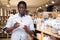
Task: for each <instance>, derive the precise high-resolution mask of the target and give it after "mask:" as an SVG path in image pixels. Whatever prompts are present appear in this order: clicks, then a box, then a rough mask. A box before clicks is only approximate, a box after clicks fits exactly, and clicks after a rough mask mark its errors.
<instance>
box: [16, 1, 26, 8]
mask: <svg viewBox="0 0 60 40" xmlns="http://www.w3.org/2000/svg"><path fill="white" fill-rule="evenodd" d="M20 4H23V5H24V6H25V8H27V4H26V2H24V1H20V2H19V3H18V5H17V7H18V8H19V5H20Z"/></svg>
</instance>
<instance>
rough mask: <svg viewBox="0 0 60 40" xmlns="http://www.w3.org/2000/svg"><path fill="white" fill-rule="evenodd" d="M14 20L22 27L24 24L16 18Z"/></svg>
mask: <svg viewBox="0 0 60 40" xmlns="http://www.w3.org/2000/svg"><path fill="white" fill-rule="evenodd" d="M15 21H16V22H18V23H19V24H20V26H21V27H24V25H25V24H24V23H22V22H21V21H18V20H16V19H15Z"/></svg>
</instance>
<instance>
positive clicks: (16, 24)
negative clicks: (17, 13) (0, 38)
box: [3, 22, 20, 33]
mask: <svg viewBox="0 0 60 40" xmlns="http://www.w3.org/2000/svg"><path fill="white" fill-rule="evenodd" d="M19 26H20V25H19V23H17V22H16V23H15V24H14V26H12V27H10V28H7V27H6V28H5V29H3V30H4V31H6V32H7V33H10V32H12V30H14V29H16V28H17V27H19Z"/></svg>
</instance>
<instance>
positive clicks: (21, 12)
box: [18, 4, 26, 14]
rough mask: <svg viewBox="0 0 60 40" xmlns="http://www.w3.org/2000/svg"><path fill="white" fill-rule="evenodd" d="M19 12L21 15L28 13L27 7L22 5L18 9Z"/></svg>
mask: <svg viewBox="0 0 60 40" xmlns="http://www.w3.org/2000/svg"><path fill="white" fill-rule="evenodd" d="M18 11H19V13H20V14H24V13H25V11H26V8H25V5H24V4H20V5H19V7H18Z"/></svg>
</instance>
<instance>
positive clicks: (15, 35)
mask: <svg viewBox="0 0 60 40" xmlns="http://www.w3.org/2000/svg"><path fill="white" fill-rule="evenodd" d="M16 20H18V21H21V22H22V23H24V24H25V25H27V27H28V28H29V29H30V30H34V25H33V21H32V19H31V17H30V16H29V15H25V16H23V17H21V16H20V14H19V13H17V14H15V15H13V16H11V17H9V19H8V21H7V24H6V26H5V27H7V28H10V27H12V26H13V25H14V24H15V23H16ZM11 40H28V34H27V33H26V32H25V30H24V29H23V27H22V26H19V27H18V28H16V29H14V30H13V31H12V35H11Z"/></svg>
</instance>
